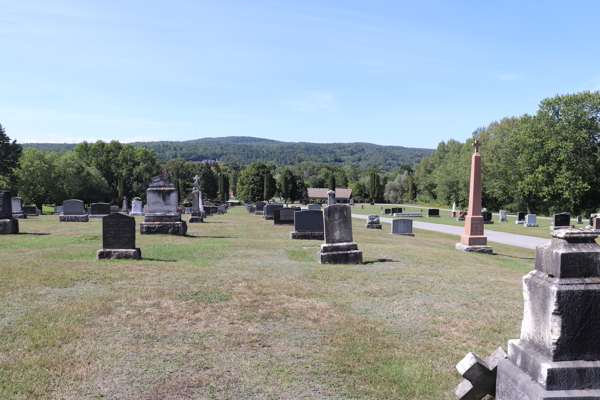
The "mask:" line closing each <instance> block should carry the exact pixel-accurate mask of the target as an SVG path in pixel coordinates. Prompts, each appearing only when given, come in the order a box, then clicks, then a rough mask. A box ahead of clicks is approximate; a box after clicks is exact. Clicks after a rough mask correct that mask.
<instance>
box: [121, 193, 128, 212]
mask: <svg viewBox="0 0 600 400" xmlns="http://www.w3.org/2000/svg"><path fill="white" fill-rule="evenodd" d="M121 212H124V213H125V214H129V202H128V201H127V197H123V207H121Z"/></svg>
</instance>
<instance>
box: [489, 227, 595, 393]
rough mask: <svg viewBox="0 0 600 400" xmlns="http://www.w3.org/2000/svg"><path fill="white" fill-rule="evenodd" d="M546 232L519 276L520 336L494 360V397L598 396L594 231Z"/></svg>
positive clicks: (566, 230) (567, 230)
mask: <svg viewBox="0 0 600 400" xmlns="http://www.w3.org/2000/svg"><path fill="white" fill-rule="evenodd" d="M550 235H551V236H552V239H551V240H550V241H549V242H548V243H546V244H545V245H543V246H538V247H537V248H536V258H535V270H534V271H531V272H529V273H528V274H527V275H525V277H524V278H523V298H524V299H525V301H524V304H525V307H524V313H523V322H522V324H521V335H520V339H518V340H509V342H508V358H507V359H506V360H500V362H499V363H498V376H497V380H496V399H497V400H524V399H528V400H533V399H561V400H567V399H577V400H580V399H581V400H583V399H590V400H591V399H599V398H600V379H599V377H600V361H599V360H600V342H599V341H598V337H599V336H600V268H598V266H600V246H598V244H596V242H595V239H596V237H597V236H598V232H594V231H591V230H586V229H558V230H554V231H551V232H550Z"/></svg>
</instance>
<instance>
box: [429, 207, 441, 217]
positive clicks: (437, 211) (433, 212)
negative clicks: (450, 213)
mask: <svg viewBox="0 0 600 400" xmlns="http://www.w3.org/2000/svg"><path fill="white" fill-rule="evenodd" d="M427 216H428V217H439V216H440V209H439V208H430V209H429V210H427Z"/></svg>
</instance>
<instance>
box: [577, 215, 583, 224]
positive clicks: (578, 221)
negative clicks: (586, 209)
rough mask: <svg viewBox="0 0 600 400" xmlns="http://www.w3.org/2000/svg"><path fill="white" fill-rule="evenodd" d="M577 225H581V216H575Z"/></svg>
mask: <svg viewBox="0 0 600 400" xmlns="http://www.w3.org/2000/svg"><path fill="white" fill-rule="evenodd" d="M577 224H583V218H582V217H581V215H578V216H577Z"/></svg>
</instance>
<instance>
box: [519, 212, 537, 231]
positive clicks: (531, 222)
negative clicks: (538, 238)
mask: <svg viewBox="0 0 600 400" xmlns="http://www.w3.org/2000/svg"><path fill="white" fill-rule="evenodd" d="M523 226H524V227H526V228H530V227H536V226H539V225H538V224H537V216H536V215H535V214H527V216H526V217H525V223H524V224H523Z"/></svg>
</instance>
